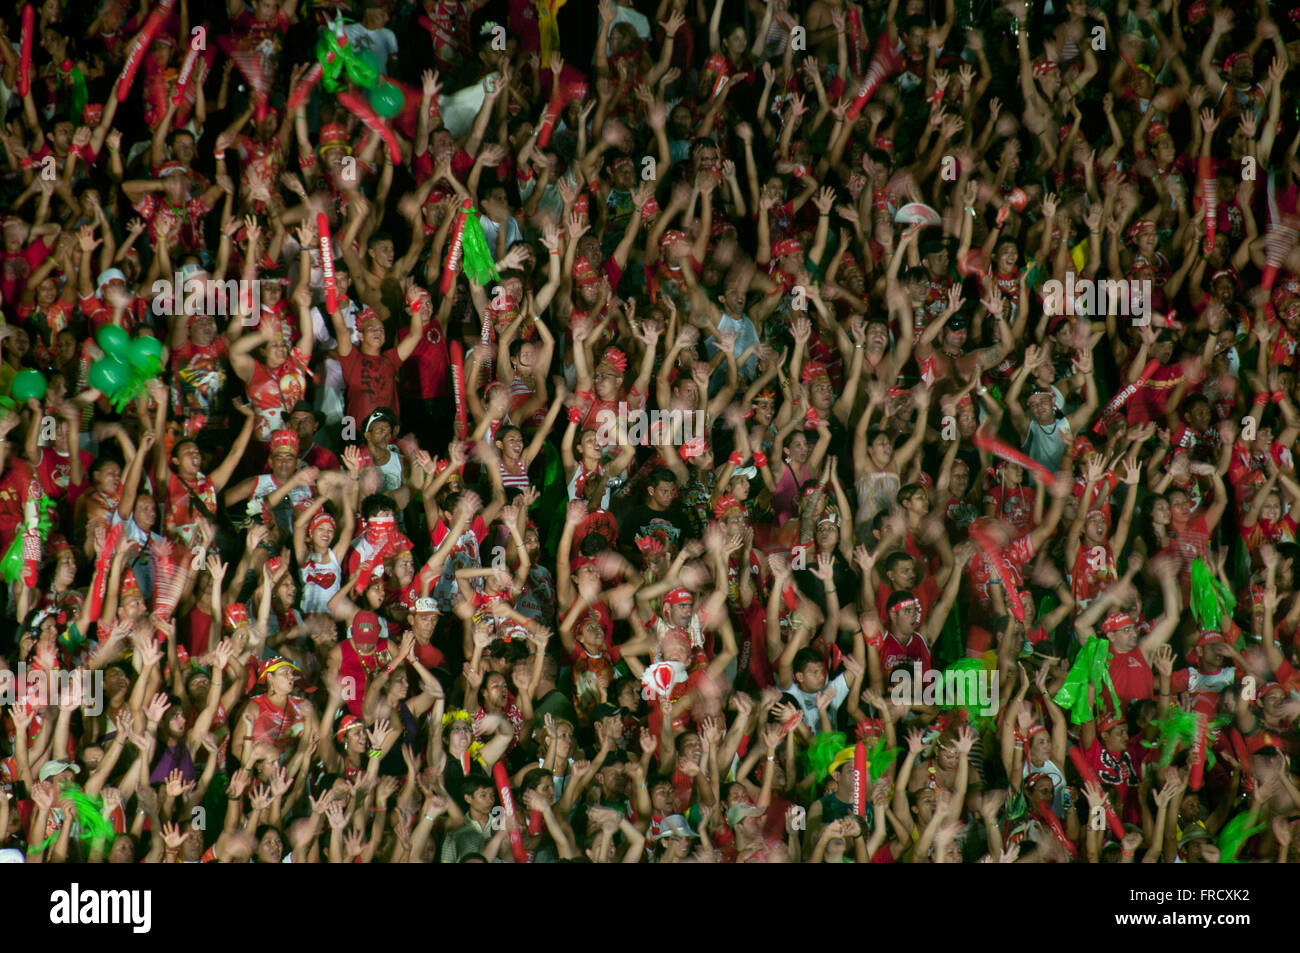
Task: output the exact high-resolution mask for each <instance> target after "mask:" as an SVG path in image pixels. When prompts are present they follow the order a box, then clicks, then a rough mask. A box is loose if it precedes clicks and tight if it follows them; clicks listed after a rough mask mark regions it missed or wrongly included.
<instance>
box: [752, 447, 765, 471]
mask: <svg viewBox="0 0 1300 953" xmlns="http://www.w3.org/2000/svg"><path fill="white" fill-rule="evenodd" d="M754 466H756V467H758V468H759V469H760V470H761V469H763V467H765V466H767V454H765V453H764V452H763V451H761V450H758V451H755V453H754Z"/></svg>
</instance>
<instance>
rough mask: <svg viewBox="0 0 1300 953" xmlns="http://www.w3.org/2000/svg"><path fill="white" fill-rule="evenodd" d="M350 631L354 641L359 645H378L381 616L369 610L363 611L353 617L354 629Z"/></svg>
mask: <svg viewBox="0 0 1300 953" xmlns="http://www.w3.org/2000/svg"><path fill="white" fill-rule="evenodd" d="M348 631H349V633H350V634H351V636H352V641H353V642H356V643H357V644H358V645H378V644H379V616H377V615H375V614H374V613H373V612H371V611H370V610H368V609H362V610H361V611H360V612H358V613H357V614H356V615H355V616H353V617H352V627H351V628H350V629H349V630H348Z"/></svg>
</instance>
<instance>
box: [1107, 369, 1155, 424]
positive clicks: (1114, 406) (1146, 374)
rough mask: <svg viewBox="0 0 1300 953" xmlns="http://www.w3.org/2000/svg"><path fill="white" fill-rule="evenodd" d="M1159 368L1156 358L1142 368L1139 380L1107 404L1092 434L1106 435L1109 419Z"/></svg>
mask: <svg viewBox="0 0 1300 953" xmlns="http://www.w3.org/2000/svg"><path fill="white" fill-rule="evenodd" d="M1159 368H1160V362H1159V361H1157V360H1155V359H1154V358H1153V359H1151V360H1149V361H1147V366H1146V367H1144V368H1142V373H1141V374H1139V375H1138V379H1137V380H1135V381H1134V382H1133V383H1132V384H1129V385H1128V386H1127V387H1125V388H1124V389H1123V390H1121V391H1120V392H1119V393H1118V394H1116V395H1115V396H1114V397H1112V398H1111V399H1110V403H1109V404H1107V405H1106V407H1105V409H1104V410H1103V411H1102V412H1101V418H1100V419H1099V420H1098V421H1097V422H1096V423H1095V424H1093V425H1092V432H1093V433H1098V434H1104V433H1105V432H1106V428H1107V426H1108V425H1107V423H1106V421H1107V419H1108V418H1109V417H1111V416H1113V415H1114V414H1117V413H1119V412H1120V410H1121V409H1122V408H1123V407H1124V405H1125V404H1127V403H1128V401H1129V398H1130V397H1132V396H1133V395H1134V394H1136V393H1137V392H1138V388H1140V387H1143V386H1144V385H1145V384H1146V382H1147V381H1149V380H1150V379H1151V377H1152V375H1153V374H1155V372H1156V371H1157V370H1159Z"/></svg>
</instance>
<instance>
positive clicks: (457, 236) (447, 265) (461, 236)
mask: <svg viewBox="0 0 1300 953" xmlns="http://www.w3.org/2000/svg"><path fill="white" fill-rule="evenodd" d="M472 207H473V205H472V203H471V202H470V200H469V199H465V200H464V201H462V202H461V206H460V211H458V212H457V213H456V215H457V216H458V218H457V219H456V223H455V224H454V225H452V227H451V244H450V245H448V246H447V260H446V262H444V263H443V266H442V280H441V281H440V282H439V283H438V290H440V291H441V292H442V293H443V294H444V295H449V294H451V289H452V287H453V286H454V285H455V284H456V272H458V271H460V262H461V256H462V255H463V254H464V252H465V249H464V245H463V243H464V240H465V219H466V218H467V217H468V215H469V209H470V208H472Z"/></svg>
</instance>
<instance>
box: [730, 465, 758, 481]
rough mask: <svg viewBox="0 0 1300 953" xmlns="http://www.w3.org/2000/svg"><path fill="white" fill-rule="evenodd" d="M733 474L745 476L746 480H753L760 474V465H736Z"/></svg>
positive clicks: (734, 475)
mask: <svg viewBox="0 0 1300 953" xmlns="http://www.w3.org/2000/svg"><path fill="white" fill-rule="evenodd" d="M731 475H732V476H733V477H744V478H745V479H746V480H752V479H754V477H756V476H758V467H755V466H748V467H736V468H735V469H734V470H732V471H731Z"/></svg>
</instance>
